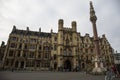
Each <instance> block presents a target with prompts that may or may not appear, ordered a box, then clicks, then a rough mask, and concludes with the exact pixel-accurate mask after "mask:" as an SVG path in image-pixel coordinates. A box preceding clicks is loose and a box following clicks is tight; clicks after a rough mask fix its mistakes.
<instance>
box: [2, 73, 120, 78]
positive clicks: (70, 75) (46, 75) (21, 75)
mask: <svg viewBox="0 0 120 80" xmlns="http://www.w3.org/2000/svg"><path fill="white" fill-rule="evenodd" d="M0 80H104V75H102V76H100V75H99V76H94V75H89V74H85V73H84V72H0ZM115 80H120V78H116V79H115Z"/></svg>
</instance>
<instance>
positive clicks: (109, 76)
mask: <svg viewBox="0 0 120 80" xmlns="http://www.w3.org/2000/svg"><path fill="white" fill-rule="evenodd" d="M114 78H115V74H114V72H113V70H112V69H111V68H110V69H109V68H108V69H107V71H106V76H105V80H114Z"/></svg>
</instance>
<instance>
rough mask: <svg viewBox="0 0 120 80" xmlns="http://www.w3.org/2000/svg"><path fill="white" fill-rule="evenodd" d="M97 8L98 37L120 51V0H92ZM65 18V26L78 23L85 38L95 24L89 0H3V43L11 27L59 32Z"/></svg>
mask: <svg viewBox="0 0 120 80" xmlns="http://www.w3.org/2000/svg"><path fill="white" fill-rule="evenodd" d="M92 1H93V5H94V7H95V11H96V15H97V17H98V20H97V28H98V33H99V36H101V35H102V34H106V36H107V38H108V40H109V41H110V43H111V45H112V47H113V48H114V49H115V50H116V49H117V50H118V51H119V52H120V44H119V40H120V38H119V34H120V32H119V28H120V27H119V26H120V23H119V21H120V15H119V13H120V11H119V9H118V8H119V7H118V6H119V4H118V2H119V0H92ZM60 18H63V19H64V22H65V23H64V25H65V26H67V27H70V26H71V21H73V20H75V21H77V25H78V28H77V29H78V30H77V31H78V32H81V34H82V35H84V34H85V33H90V36H92V35H93V34H92V25H91V22H90V21H89V1H88V0H0V31H2V33H3V34H4V35H5V36H3V34H2V35H1V34H0V42H1V41H2V40H5V41H7V39H8V35H9V33H10V32H11V29H12V25H14V24H15V25H16V26H17V28H19V29H26V26H29V27H30V30H35V31H38V29H39V27H41V28H42V31H45V32H50V29H51V28H53V31H54V32H57V26H58V25H57V21H58V19H60Z"/></svg>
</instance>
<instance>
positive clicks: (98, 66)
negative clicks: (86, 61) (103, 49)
mask: <svg viewBox="0 0 120 80" xmlns="http://www.w3.org/2000/svg"><path fill="white" fill-rule="evenodd" d="M90 21H91V22H92V26H93V34H94V45H95V57H94V62H95V67H94V68H93V73H95V74H101V73H103V71H104V69H103V65H102V61H101V56H100V48H99V38H98V34H97V28H96V21H97V17H96V15H95V11H94V8H93V5H92V1H90Z"/></svg>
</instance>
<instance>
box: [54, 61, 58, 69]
mask: <svg viewBox="0 0 120 80" xmlns="http://www.w3.org/2000/svg"><path fill="white" fill-rule="evenodd" d="M56 69H57V63H56V62H55V63H54V70H56Z"/></svg>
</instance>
